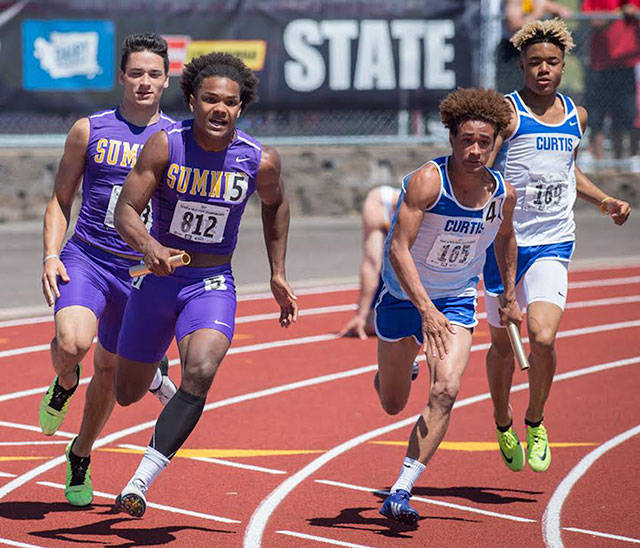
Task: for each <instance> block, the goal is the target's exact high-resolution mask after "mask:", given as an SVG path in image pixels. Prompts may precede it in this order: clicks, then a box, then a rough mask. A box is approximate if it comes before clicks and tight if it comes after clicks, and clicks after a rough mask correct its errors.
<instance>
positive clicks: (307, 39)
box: [282, 19, 326, 91]
mask: <svg viewBox="0 0 640 548" xmlns="http://www.w3.org/2000/svg"><path fill="white" fill-rule="evenodd" d="M282 39H283V43H284V48H285V50H286V52H287V53H288V54H289V55H290V56H291V57H292V58H293V59H294V60H293V61H286V62H285V64H284V79H285V82H286V84H287V86H289V88H291V89H292V90H294V91H313V90H315V89H318V88H319V87H320V86H321V85H322V83H323V82H324V79H325V74H326V68H325V64H324V59H323V58H322V54H321V53H320V52H319V51H318V50H317V49H315V48H314V47H312V46H319V45H321V44H322V42H323V40H322V37H321V36H320V30H319V29H318V23H317V22H316V21H313V20H312V19H297V20H295V21H291V22H290V23H289V24H288V25H287V26H286V28H285V29H284V34H283V37H282Z"/></svg>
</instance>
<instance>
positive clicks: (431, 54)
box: [424, 20, 456, 89]
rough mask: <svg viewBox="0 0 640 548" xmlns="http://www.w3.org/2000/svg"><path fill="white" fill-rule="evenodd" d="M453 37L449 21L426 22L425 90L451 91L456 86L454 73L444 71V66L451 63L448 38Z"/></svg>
mask: <svg viewBox="0 0 640 548" xmlns="http://www.w3.org/2000/svg"><path fill="white" fill-rule="evenodd" d="M454 35H455V25H454V24H453V21H451V20H443V21H426V22H425V29H424V87H425V88H427V89H452V88H454V87H455V85H456V73H455V72H454V71H453V70H446V69H445V64H446V63H450V62H451V61H453V59H454V56H455V50H454V47H453V44H447V43H446V40H447V39H448V38H453V36H454Z"/></svg>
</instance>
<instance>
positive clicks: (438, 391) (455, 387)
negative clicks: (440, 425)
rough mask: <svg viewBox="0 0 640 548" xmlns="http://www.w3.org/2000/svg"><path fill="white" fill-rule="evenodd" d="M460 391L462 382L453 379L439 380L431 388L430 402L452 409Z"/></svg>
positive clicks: (445, 408)
mask: <svg viewBox="0 0 640 548" xmlns="http://www.w3.org/2000/svg"><path fill="white" fill-rule="evenodd" d="M459 391H460V383H459V382H456V381H455V380H453V379H445V380H442V381H437V382H435V383H433V386H432V388H431V393H430V403H431V405H435V406H437V407H440V408H442V409H444V410H451V409H452V408H453V404H454V403H455V401H456V398H457V397H458V392H459Z"/></svg>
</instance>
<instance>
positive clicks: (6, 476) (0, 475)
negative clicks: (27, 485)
mask: <svg viewBox="0 0 640 548" xmlns="http://www.w3.org/2000/svg"><path fill="white" fill-rule="evenodd" d="M16 476H17V474H9V472H0V478H15V477H16Z"/></svg>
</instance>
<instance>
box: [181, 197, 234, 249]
mask: <svg viewBox="0 0 640 548" xmlns="http://www.w3.org/2000/svg"><path fill="white" fill-rule="evenodd" d="M228 217H229V208H226V207H222V206H217V205H213V204H205V203H201V202H185V201H182V200H179V201H178V202H177V203H176V208H175V210H174V211H173V218H172V219H171V225H170V227H169V232H170V233H171V234H173V235H175V236H178V237H180V238H183V239H184V240H190V241H192V242H202V243H210V244H216V243H220V242H221V241H222V239H223V238H224V229H225V226H226V225H227V219H228Z"/></svg>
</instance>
